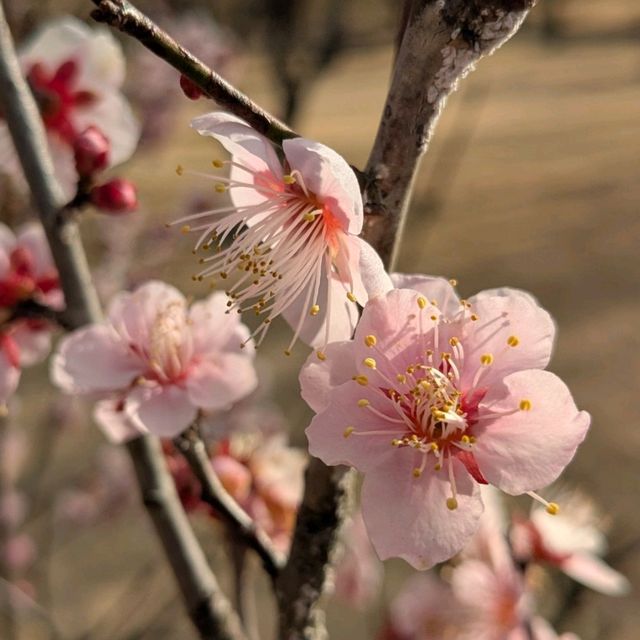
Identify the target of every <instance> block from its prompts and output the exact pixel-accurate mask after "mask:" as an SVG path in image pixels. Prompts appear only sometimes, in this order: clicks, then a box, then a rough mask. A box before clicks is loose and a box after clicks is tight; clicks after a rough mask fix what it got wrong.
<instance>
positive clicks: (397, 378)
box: [396, 373, 407, 384]
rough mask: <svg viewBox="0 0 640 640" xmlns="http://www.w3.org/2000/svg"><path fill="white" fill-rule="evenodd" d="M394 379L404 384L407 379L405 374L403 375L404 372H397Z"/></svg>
mask: <svg viewBox="0 0 640 640" xmlns="http://www.w3.org/2000/svg"><path fill="white" fill-rule="evenodd" d="M396 380H397V381H398V382H399V383H400V384H404V383H405V382H406V381H407V376H405V375H404V373H399V374H398V375H397V376H396Z"/></svg>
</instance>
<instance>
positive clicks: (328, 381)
mask: <svg viewBox="0 0 640 640" xmlns="http://www.w3.org/2000/svg"><path fill="white" fill-rule="evenodd" d="M398 280H399V284H400V285H401V286H402V285H403V278H398ZM407 281H408V283H409V284H410V286H411V288H410V289H396V290H392V291H389V292H388V293H386V294H385V295H381V296H377V297H375V298H373V299H372V300H370V301H369V303H368V304H367V305H366V307H365V309H364V311H363V314H362V318H361V320H360V323H359V325H358V328H357V330H356V333H355V336H354V339H353V340H351V341H345V342H339V343H335V344H332V345H329V347H328V348H327V350H326V360H324V361H322V360H318V359H316V358H315V357H314V356H311V357H310V358H309V360H308V361H307V364H306V365H305V367H304V369H303V371H302V373H301V377H300V380H301V384H302V395H303V397H304V398H305V400H306V401H307V403H308V404H309V405H310V406H311V408H312V409H313V410H314V411H315V412H316V413H317V415H316V416H315V418H314V419H313V421H312V422H311V425H310V426H309V427H308V429H307V436H308V438H309V445H310V452H311V453H312V454H313V455H315V456H318V457H320V458H321V459H322V460H323V461H324V462H325V463H327V464H332V465H333V464H347V465H351V466H354V467H356V468H357V469H358V470H360V471H362V472H363V473H364V474H365V478H364V483H363V487H362V509H363V515H364V520H365V523H366V525H367V529H368V531H369V535H370V537H371V540H372V543H373V545H374V547H375V549H376V551H377V552H378V554H379V556H380V557H381V558H382V559H386V558H389V557H393V556H400V557H402V558H404V559H406V560H407V561H408V562H410V563H411V564H412V565H413V566H415V567H416V568H423V569H424V568H427V567H430V566H432V565H433V564H435V563H437V562H440V561H443V560H445V559H447V558H450V557H451V556H452V555H453V554H454V553H456V552H457V551H459V550H460V549H461V548H462V547H463V546H464V545H465V543H466V542H467V541H468V540H469V538H470V537H471V536H472V534H473V533H474V532H475V531H476V529H477V527H478V519H479V518H480V515H481V513H482V510H483V505H482V500H481V497H480V494H479V485H480V484H487V483H491V484H493V485H495V486H496V487H498V488H500V489H502V490H503V491H505V492H507V493H509V494H513V495H517V494H521V493H525V492H532V491H533V490H536V489H539V488H541V487H544V486H546V485H547V484H549V483H550V482H553V481H554V480H555V479H556V478H557V477H558V475H559V474H560V473H561V472H562V470H563V469H564V467H565V466H566V465H567V464H568V463H569V461H570V460H571V458H572V457H573V455H574V453H575V451H576V448H577V446H578V444H579V443H580V442H581V441H582V440H583V438H584V436H585V434H586V430H587V427H588V424H589V416H588V414H586V413H585V412H579V411H578V410H577V409H576V406H575V404H574V401H573V399H572V397H571V394H570V392H569V390H568V389H567V387H566V386H565V384H564V383H563V382H562V381H561V380H560V379H559V378H558V377H557V376H555V375H554V374H552V373H549V372H547V371H543V370H542V369H543V368H544V367H545V366H546V365H547V363H548V361H549V358H550V355H551V347H552V343H553V335H554V325H553V322H552V320H551V317H550V316H549V314H548V313H547V312H546V311H544V310H543V309H541V308H540V307H539V306H538V305H537V303H536V302H535V300H534V299H533V298H532V297H531V296H530V295H528V294H526V293H524V292H521V291H517V290H513V289H499V290H491V291H484V292H482V293H479V294H478V295H476V296H474V297H473V298H471V299H470V300H469V301H460V300H459V299H458V297H457V296H456V294H455V291H454V290H453V287H452V286H451V285H450V284H448V283H447V282H446V281H445V280H442V279H438V278H427V277H419V276H412V277H407ZM534 495H535V494H534ZM554 508H555V505H549V509H550V510H554Z"/></svg>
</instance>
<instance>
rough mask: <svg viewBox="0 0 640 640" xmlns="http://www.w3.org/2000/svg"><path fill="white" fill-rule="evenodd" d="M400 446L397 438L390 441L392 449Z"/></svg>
mask: <svg viewBox="0 0 640 640" xmlns="http://www.w3.org/2000/svg"><path fill="white" fill-rule="evenodd" d="M401 444H402V440H398V438H394V439H393V440H392V441H391V446H392V447H399V446H400V445H401Z"/></svg>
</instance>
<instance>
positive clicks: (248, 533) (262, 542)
mask: <svg viewBox="0 0 640 640" xmlns="http://www.w3.org/2000/svg"><path fill="white" fill-rule="evenodd" d="M174 443H175V445H176V447H177V448H178V450H179V451H180V453H181V454H182V455H183V456H184V458H185V460H186V461H187V462H188V463H189V467H190V468H191V471H193V474H194V475H195V476H196V478H197V479H198V482H199V483H200V487H201V491H202V500H203V501H204V502H206V503H207V504H208V505H209V506H210V507H213V509H214V510H215V511H216V513H217V514H218V515H219V516H220V517H221V518H222V519H223V520H224V521H225V523H226V524H227V525H229V527H230V528H231V532H230V533H231V534H232V535H233V534H235V535H236V536H238V538H239V539H240V541H241V542H242V543H244V544H245V545H246V546H247V547H249V548H251V549H253V550H254V551H255V552H256V553H257V554H258V556H259V557H260V559H261V560H262V564H263V565H264V568H265V570H266V572H267V573H268V574H269V575H270V576H271V577H272V578H275V577H276V576H277V575H278V572H279V571H280V569H281V568H282V567H283V565H284V561H283V558H282V557H281V556H280V554H279V553H277V552H276V550H275V549H274V548H273V545H272V543H271V540H270V538H269V536H268V535H267V534H266V533H265V532H264V531H263V530H262V529H261V528H260V527H258V526H257V525H256V523H255V522H254V521H253V519H252V518H251V516H249V515H248V514H247V512H246V511H245V510H244V509H243V508H242V507H241V506H240V505H239V504H238V503H237V502H236V501H235V500H234V499H233V498H232V497H231V496H230V495H229V493H227V491H226V490H225V488H224V487H223V486H222V483H221V482H220V479H219V478H218V476H217V474H216V473H215V471H214V470H213V468H212V466H211V463H210V460H209V456H208V455H207V450H206V447H205V444H204V442H203V441H202V438H201V437H200V436H199V435H198V433H197V431H196V430H195V429H193V428H192V429H189V430H188V431H186V432H185V433H184V434H182V435H181V436H178V437H177V438H176V439H175V440H174Z"/></svg>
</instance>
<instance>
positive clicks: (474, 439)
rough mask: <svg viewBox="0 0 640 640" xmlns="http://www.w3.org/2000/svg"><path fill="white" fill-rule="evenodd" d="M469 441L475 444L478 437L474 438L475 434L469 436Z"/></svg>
mask: <svg viewBox="0 0 640 640" xmlns="http://www.w3.org/2000/svg"><path fill="white" fill-rule="evenodd" d="M469 442H470V443H471V444H475V443H476V442H478V438H476V437H475V436H469Z"/></svg>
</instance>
